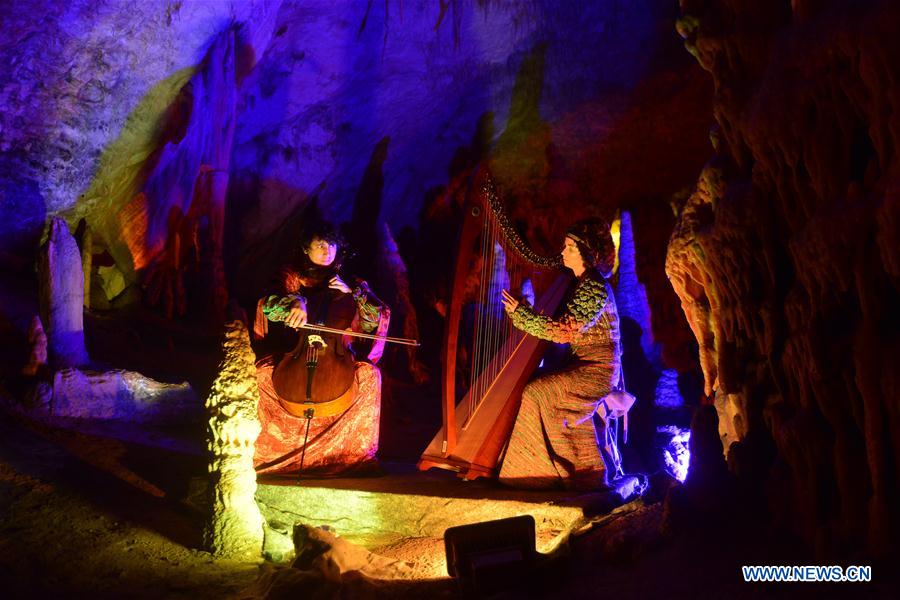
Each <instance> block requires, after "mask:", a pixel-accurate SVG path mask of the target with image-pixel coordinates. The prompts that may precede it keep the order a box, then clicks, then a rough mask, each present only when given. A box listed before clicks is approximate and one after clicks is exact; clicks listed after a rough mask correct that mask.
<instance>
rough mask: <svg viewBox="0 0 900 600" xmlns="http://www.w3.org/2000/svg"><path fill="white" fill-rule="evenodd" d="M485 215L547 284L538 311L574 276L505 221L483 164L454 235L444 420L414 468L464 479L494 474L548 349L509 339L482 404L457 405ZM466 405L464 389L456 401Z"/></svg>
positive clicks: (527, 339) (530, 340)
mask: <svg viewBox="0 0 900 600" xmlns="http://www.w3.org/2000/svg"><path fill="white" fill-rule="evenodd" d="M490 219H494V220H495V223H494V224H495V225H496V226H497V230H498V231H499V232H500V234H501V237H502V238H503V241H504V242H505V243H504V249H505V250H506V251H507V252H508V253H509V252H514V253H515V254H516V255H517V260H518V261H519V262H520V263H523V264H526V265H528V266H529V267H531V268H533V269H535V270H536V271H538V272H539V276H540V278H541V279H542V281H543V283H545V284H546V289H545V290H544V291H543V293H542V294H541V296H540V297H538V298H536V300H535V306H534V308H535V310H536V311H537V312H539V313H544V314H553V312H554V311H555V309H556V307H557V306H558V305H559V302H560V300H561V299H562V297H563V295H564V293H565V291H566V288H567V287H568V285H569V283H570V281H571V277H569V276H567V275H566V274H564V273H563V272H562V270H561V267H562V265H561V261H560V258H559V257H558V256H553V257H544V256H540V255H538V254H536V253H534V252H533V251H532V250H531V249H530V248H528V247H527V246H526V245H525V243H524V242H523V240H522V239H521V237H520V236H519V235H518V233H517V232H516V231H515V229H513V227H512V226H511V225H510V223H509V220H508V217H507V216H506V213H505V211H504V210H503V207H502V205H501V203H500V200H499V197H498V195H497V192H496V188H495V186H494V184H493V181H492V180H491V176H490V174H489V172H488V171H487V169H484V168H482V169H479V170H478V171H476V172H475V173H474V174H473V176H472V179H471V181H470V186H469V190H468V193H467V198H466V205H465V208H464V211H463V223H462V227H461V228H460V232H459V236H458V239H457V245H456V249H457V251H456V263H455V265H454V269H453V279H452V287H451V291H450V302H449V306H448V310H447V319H446V321H445V328H444V340H443V347H442V352H441V364H442V366H443V373H442V375H443V385H442V423H443V424H442V427H441V430H440V431H438V433H437V434H436V435H435V437H434V439H433V440H432V441H431V443H430V444H429V445H428V447H427V448H426V449H425V451H424V452H423V454H422V457H421V459H420V460H419V465H418V466H419V469H421V470H423V471H424V470H427V469H429V468H432V467H438V468H443V469H449V470H453V471H456V472H458V473H459V476H460V477H462V478H463V479H475V478H477V477H490V476H493V475H495V474H496V469H497V463H498V460H499V458H500V454H501V453H502V451H503V449H504V447H505V445H506V442H507V440H508V439H509V435H510V433H511V432H512V427H513V424H514V422H515V418H516V415H517V414H518V411H519V405H520V403H521V399H522V390H523V389H524V387H525V384H526V383H527V382H528V379H529V377H530V376H531V374H532V373H533V372H534V370H535V368H536V367H537V365H538V362H539V361H540V358H541V356H542V355H543V351H544V349H545V348H546V346H547V342H544V341H542V340H539V339H538V338H536V337H533V336H530V335H523V336H521V337H520V339H518V340H515V338H510V339H508V340H506V342H505V343H504V345H503V352H502V354H505V355H506V356H508V357H509V358H508V359H506V361H505V362H504V363H503V364H499V363H498V362H497V361H500V360H502V359H501V358H500V357H499V356H495V357H494V358H493V359H492V361H491V362H490V363H489V364H490V366H491V368H488V369H485V371H486V372H487V373H490V372H493V373H496V374H497V375H496V377H495V378H493V379H492V380H491V381H487V382H483V383H481V384H480V387H481V388H482V389H485V390H486V391H485V393H484V395H483V397H482V399H481V401H480V402H479V403H478V404H477V406H476V407H475V408H474V410H473V411H472V412H471V413H469V414H465V413H464V412H463V411H462V410H457V403H456V371H457V354H458V346H459V340H460V335H459V334H460V323H461V318H462V310H463V305H464V300H465V298H464V297H463V296H464V294H463V290H464V286H465V283H466V279H467V277H468V275H469V272H470V270H471V259H472V255H473V252H472V248H473V247H474V245H475V243H476V241H477V239H478V237H479V235H481V234H485V230H486V229H487V225H488V224H489V220H490ZM482 268H486V267H485V266H482ZM486 376H487V375H486V374H483V375H482V377H486ZM473 387H475V386H474V385H473ZM467 402H469V394H468V393H467V394H466V396H465V397H464V398H463V399H462V400H461V401H460V402H459V406H464V405H466V403H467Z"/></svg>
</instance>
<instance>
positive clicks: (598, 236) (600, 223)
mask: <svg viewBox="0 0 900 600" xmlns="http://www.w3.org/2000/svg"><path fill="white" fill-rule="evenodd" d="M566 235H567V236H569V237H570V238H572V239H573V240H575V245H576V246H578V252H579V253H580V254H581V258H582V259H583V260H584V265H585V266H586V267H587V268H589V269H590V268H595V269H597V270H598V271H599V272H600V274H601V275H603V276H604V277H609V276H610V275H612V270H613V267H614V266H615V264H616V247H615V245H614V244H613V240H612V234H610V232H609V223H607V222H606V221H604V220H603V219H582V220H581V221H578V222H577V223H574V224H573V225H572V226H571V227H569V229H568V231H566Z"/></svg>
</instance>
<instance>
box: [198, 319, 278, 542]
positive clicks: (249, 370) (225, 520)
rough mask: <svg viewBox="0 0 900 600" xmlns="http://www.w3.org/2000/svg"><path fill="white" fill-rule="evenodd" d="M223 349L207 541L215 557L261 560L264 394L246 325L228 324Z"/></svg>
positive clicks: (213, 398) (213, 401) (213, 419)
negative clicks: (257, 461)
mask: <svg viewBox="0 0 900 600" xmlns="http://www.w3.org/2000/svg"><path fill="white" fill-rule="evenodd" d="M223 349H224V356H223V358H222V362H221V363H220V370H219V374H218V376H217V377H216V380H215V382H214V383H213V388H212V392H211V393H210V395H209V398H208V399H207V400H206V409H207V411H208V412H209V427H208V434H207V445H208V449H209V452H210V455H211V458H210V464H209V475H210V480H209V488H208V490H209V491H208V497H209V501H210V507H209V509H210V513H209V516H208V519H209V520H208V522H207V525H206V529H205V532H204V542H205V544H206V547H207V549H208V550H209V551H210V552H212V553H213V554H214V555H216V556H220V557H228V558H234V559H241V560H258V559H260V558H261V557H262V551H263V539H264V533H263V526H264V521H263V518H262V514H261V513H260V511H259V507H258V506H257V504H256V498H255V494H256V471H255V470H254V469H253V444H254V442H255V441H256V438H257V436H258V435H259V432H260V425H259V420H258V418H257V416H256V410H257V405H258V404H259V391H258V389H257V383H256V368H255V366H254V355H253V350H252V349H251V348H250V334H249V332H248V331H247V326H246V325H245V324H244V322H243V321H241V320H234V321H230V322H228V323H227V324H226V329H225V342H224V344H223Z"/></svg>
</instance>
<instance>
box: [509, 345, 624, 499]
mask: <svg viewBox="0 0 900 600" xmlns="http://www.w3.org/2000/svg"><path fill="white" fill-rule="evenodd" d="M611 372H612V369H610V367H609V366H608V365H603V364H597V363H581V364H577V365H574V366H571V367H568V368H565V369H562V370H560V371H556V372H553V373H548V374H546V375H542V376H540V377H537V378H536V379H535V380H534V381H532V382H530V383H529V384H528V385H526V386H525V389H524V391H523V392H522V405H521V406H520V408H519V414H518V416H517V417H516V422H515V425H514V426H513V431H512V435H511V436H510V439H509V445H508V446H507V449H506V454H505V455H504V458H503V465H502V467H501V469H500V481H501V482H502V483H504V484H506V485H509V486H511V487H516V488H526V489H548V488H565V489H576V490H590V489H597V488H600V487H602V486H604V485H605V484H606V483H607V480H606V478H607V472H606V466H605V464H604V461H603V457H602V455H601V451H600V448H601V446H602V443H603V440H604V439H605V437H606V436H605V434H606V432H605V431H604V430H602V427H604V426H605V425H604V422H603V421H602V420H601V419H599V418H598V419H595V418H594V412H595V411H596V409H597V404H598V403H599V401H600V399H601V398H602V397H603V396H604V395H606V394H607V393H609V390H610V387H611V386H610V383H611ZM595 421H596V424H595Z"/></svg>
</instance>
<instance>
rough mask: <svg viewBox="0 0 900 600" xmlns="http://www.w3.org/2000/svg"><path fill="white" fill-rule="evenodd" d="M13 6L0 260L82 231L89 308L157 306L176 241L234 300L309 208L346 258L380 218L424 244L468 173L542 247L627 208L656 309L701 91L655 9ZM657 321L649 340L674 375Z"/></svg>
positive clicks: (703, 102)
mask: <svg viewBox="0 0 900 600" xmlns="http://www.w3.org/2000/svg"><path fill="white" fill-rule="evenodd" d="M24 4H25V5H27V6H26V7H25V8H22V7H21V6H20V7H19V8H15V7H13V6H11V5H9V4H6V5H5V6H4V7H3V8H0V11H3V18H4V23H6V24H7V25H6V27H5V33H4V36H3V40H2V42H0V43H2V46H0V59H2V60H3V61H4V64H8V65H9V68H8V69H6V70H4V72H3V73H2V74H0V89H2V90H3V95H2V100H0V102H2V104H3V111H2V112H0V127H2V132H3V137H2V146H0V181H2V187H0V193H2V205H0V212H2V214H0V228H2V236H0V252H2V258H3V260H4V261H5V262H6V263H17V264H20V265H21V264H26V263H27V262H28V260H29V259H30V257H31V255H32V254H33V252H34V249H35V247H36V244H37V243H38V241H39V239H40V236H41V234H42V231H43V229H44V226H45V223H46V219H47V217H48V216H50V215H56V214H59V215H62V216H64V217H66V218H67V219H68V221H69V223H70V226H71V227H72V229H73V230H76V228H77V227H78V225H79V223H81V222H82V221H84V223H85V224H86V225H87V228H88V229H89V230H90V231H91V232H92V234H91V235H92V238H93V243H94V254H95V256H96V257H98V262H97V264H100V265H102V268H103V270H102V278H105V279H104V280H103V281H101V282H100V283H101V284H102V287H103V289H104V290H105V294H104V295H99V297H97V298H95V300H96V301H97V302H98V305H105V304H106V303H107V302H111V303H112V304H113V305H116V303H118V304H124V303H128V302H133V301H135V300H136V298H137V293H136V292H135V291H134V290H135V289H136V287H137V286H135V285H133V284H135V283H141V284H143V285H144V287H145V288H148V287H149V288H150V291H151V293H152V294H154V295H155V299H156V300H159V296H160V295H162V296H163V297H164V296H165V294H166V291H167V290H168V291H169V292H170V293H169V295H170V296H171V295H172V294H171V290H170V289H169V288H173V287H178V285H180V284H178V285H176V284H173V283H171V282H170V281H169V280H168V279H167V278H169V277H170V275H171V274H170V273H169V271H173V270H175V271H177V270H178V269H182V270H184V269H186V268H187V267H186V264H187V262H188V258H187V257H185V256H181V257H173V253H174V252H175V248H180V249H181V250H180V252H181V253H182V254H184V253H185V252H186V251H185V250H184V248H185V247H188V246H191V244H192V243H193V244H194V245H199V246H200V247H199V248H197V249H196V252H197V253H199V254H202V252H203V248H204V247H203V244H202V243H201V244H197V243H195V242H196V238H197V235H196V232H197V231H198V230H199V231H200V232H201V234H203V233H204V231H205V232H206V236H207V238H212V242H210V241H209V239H207V243H206V245H207V246H209V245H210V244H212V245H213V246H215V244H216V243H219V242H221V245H222V246H223V247H224V251H223V256H222V257H221V260H220V259H219V258H216V257H214V258H215V260H213V261H212V263H213V267H212V268H213V270H217V272H218V271H222V270H224V271H225V272H226V274H227V287H228V291H229V292H230V293H231V294H232V295H236V296H238V297H241V298H242V299H244V300H245V301H246V300H248V299H249V298H252V296H253V294H254V293H256V292H257V291H258V289H259V287H260V286H261V285H262V284H263V283H264V281H265V280H266V278H267V277H268V275H269V272H270V269H271V265H274V264H276V263H277V262H278V261H279V260H280V259H283V258H284V257H285V255H286V254H287V253H289V252H290V251H291V249H292V246H291V240H293V239H294V236H295V235H296V227H297V224H298V223H299V222H300V221H301V220H302V219H303V217H304V211H306V210H307V209H308V208H309V207H310V206H311V205H315V209H316V210H318V211H319V212H321V213H323V214H324V215H325V216H327V217H330V218H332V219H334V220H336V221H340V222H344V221H348V220H349V221H351V223H354V224H355V227H356V230H355V233H356V234H357V235H356V237H357V239H358V240H359V244H358V245H359V246H360V247H359V248H358V250H359V251H360V253H361V254H364V255H365V254H371V253H373V252H375V250H373V248H374V247H375V245H377V244H379V243H381V244H382V245H383V242H384V238H385V236H386V235H387V233H386V231H385V230H384V228H383V227H382V226H381V224H384V223H386V224H387V225H388V227H389V234H390V236H392V237H394V238H396V240H397V241H398V243H399V244H400V249H401V251H406V252H407V253H409V252H413V253H416V252H420V253H429V252H432V251H435V250H434V249H433V248H429V247H428V246H427V245H422V244H421V243H420V241H417V238H416V235H417V232H421V231H423V230H424V231H426V232H428V233H433V231H432V230H429V219H431V220H438V221H439V220H440V218H441V217H440V215H441V210H442V206H443V207H445V206H446V205H447V204H448V203H451V204H452V199H450V198H451V197H454V194H455V198H456V199H457V200H458V199H459V187H460V185H461V184H460V182H461V181H464V180H465V178H466V177H467V176H468V174H469V173H470V172H471V170H472V169H473V168H474V167H475V166H476V165H477V164H490V166H491V169H492V171H493V172H494V175H495V177H496V179H497V183H498V187H499V188H500V190H501V192H502V193H503V195H504V198H505V199H506V200H507V202H508V205H509V206H510V211H511V213H512V215H513V218H514V219H515V220H516V221H517V222H518V223H519V224H520V226H521V228H522V229H523V230H525V231H526V233H527V235H528V236H529V238H530V241H531V242H532V243H533V244H534V245H535V246H536V247H537V248H539V249H543V250H545V251H550V250H552V251H555V250H556V249H557V248H556V245H557V244H558V242H559V237H560V234H561V230H562V229H563V228H564V227H565V223H566V222H568V221H570V220H571V219H573V218H576V217H579V216H583V215H586V214H612V212H613V211H614V210H615V209H617V208H619V207H622V206H627V207H630V208H631V209H632V210H633V215H634V220H635V231H636V236H637V244H638V247H639V248H640V247H641V245H642V244H645V243H646V244H647V245H649V246H652V245H653V244H655V247H654V252H655V255H656V259H655V262H654V261H650V263H649V264H643V265H639V270H640V269H642V271H641V272H640V273H639V275H640V276H641V279H642V281H644V282H645V285H647V287H648V292H649V294H650V296H651V297H654V295H656V296H659V297H661V298H662V299H663V301H662V304H663V305H664V308H663V309H662V311H661V314H666V311H669V313H670V314H677V310H678V309H677V307H678V303H677V299H676V298H675V296H674V294H673V293H672V292H671V289H669V287H668V285H667V283H666V282H665V279H664V276H663V270H662V257H663V256H664V245H665V239H666V236H667V231H668V229H667V228H668V227H670V226H671V224H672V223H673V222H674V217H673V215H672V211H671V210H670V209H669V207H668V205H667V202H668V198H669V197H670V196H671V195H672V194H675V193H678V192H679V191H682V190H685V189H687V188H689V187H690V185H691V184H692V182H693V181H694V179H695V177H696V173H697V172H698V171H699V168H700V166H701V165H702V164H703V161H704V160H705V158H706V157H707V156H708V154H709V146H708V141H707V131H708V126H709V116H710V113H709V111H710V99H709V94H710V86H709V81H708V80H707V79H706V78H705V76H704V74H703V72H702V70H701V69H700V68H699V66H698V65H696V64H695V63H694V62H693V61H692V59H691V57H690V56H689V55H688V54H687V53H686V52H685V51H684V49H683V47H682V44H681V40H680V38H679V37H678V35H677V33H676V32H675V31H674V29H673V23H674V20H675V17H676V16H677V14H676V13H677V7H676V6H673V5H672V3H671V2H667V1H660V0H645V1H640V2H632V1H624V0H618V1H616V0H611V1H605V2H599V1H598V2H585V3H580V2H579V3H575V2H571V3H570V2H563V3H559V2H555V1H549V0H545V1H530V2H502V1H483V2H463V1H450V2H443V3H441V2H402V3H401V2H391V1H387V2H363V1H347V2H331V1H329V2H312V3H310V2H304V3H301V2H289V1H277V0H276V1H269V2H262V1H249V0H241V1H232V2H229V1H225V0H222V1H215V2H213V1H202V0H196V1H183V2H162V1H147V2H141V3H138V4H131V3H124V2H87V1H75V2H61V1H60V2H56V1H52V0H45V1H41V0H31V1H28V2H25V3H24ZM223 213H224V214H223ZM435 215H437V217H435ZM82 227H83V225H82ZM366 229H368V230H367V231H366ZM82 231H83V230H82ZM210 231H211V232H212V233H210ZM442 235H445V236H448V235H449V234H447V233H446V232H444V233H443V234H442ZM651 238H652V239H655V240H657V241H655V242H651V241H646V242H645V239H646V240H650V239H651ZM434 239H442V238H441V236H440V235H438V236H436V237H434ZM217 240H218V241H217ZM176 241H177V242H178V243H175V242H176ZM410 249H412V250H410ZM444 251H446V249H444ZM217 261H218V262H217ZM223 261H224V265H223V264H220V263H222V262H223ZM207 262H209V261H207ZM96 267H97V265H95V271H96V270H97V269H96ZM207 267H208V265H207ZM409 268H410V269H411V270H412V271H415V268H416V267H415V265H409ZM98 273H100V272H99V271H98ZM99 276H100V275H99V274H98V277H99ZM411 276H412V274H411ZM225 277H226V275H223V274H221V273H220V274H218V275H216V277H214V279H216V281H213V282H212V284H211V285H214V286H215V285H219V284H224V282H225ZM113 280H115V281H118V283H115V282H114V281H113ZM161 282H162V283H161ZM167 282H168V283H167ZM95 287H96V286H95ZM188 287H190V286H188ZM160 288H164V289H162V290H161V289H160ZM123 290H124V293H123ZM129 290H130V291H131V292H132V293H131V294H129ZM189 291H190V290H189ZM437 293H438V294H439V293H440V292H437ZM117 294H120V295H118V296H117ZM104 296H105V297H104ZM168 304H169V307H168V312H170V313H172V312H175V313H177V312H180V311H179V308H180V309H185V308H188V309H190V302H188V303H187V306H186V307H185V306H183V304H184V302H183V301H182V303H181V304H182V306H180V307H179V302H178V300H177V298H176V299H174V300H173V299H172V298H169V301H168ZM173 304H174V306H173ZM201 304H202V303H201ZM671 322H672V320H671V319H660V320H658V321H655V322H654V327H658V328H660V330H661V332H662V337H663V339H665V338H666V330H667V329H668V330H670V331H669V338H671V339H673V340H675V341H674V342H673V343H672V344H669V348H671V349H672V350H670V351H669V354H670V355H671V356H669V358H670V359H672V360H674V361H675V362H678V361H679V360H681V362H682V363H683V365H684V364H687V363H689V360H682V359H683V358H684V357H681V358H679V357H678V352H679V350H678V348H683V347H685V345H686V344H687V343H688V341H689V340H690V333H689V331H688V329H687V327H686V326H684V320H683V318H682V319H681V320H680V322H681V325H680V326H678V325H676V326H672V325H670V323H671ZM683 365H682V366H683Z"/></svg>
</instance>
